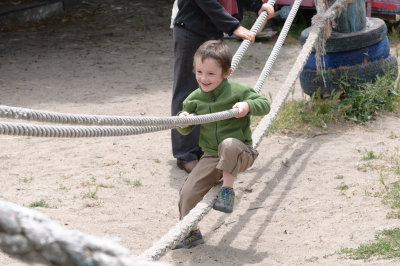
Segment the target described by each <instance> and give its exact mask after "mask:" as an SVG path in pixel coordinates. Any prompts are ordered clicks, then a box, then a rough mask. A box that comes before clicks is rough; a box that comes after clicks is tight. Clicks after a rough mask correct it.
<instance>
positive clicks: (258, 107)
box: [177, 79, 270, 156]
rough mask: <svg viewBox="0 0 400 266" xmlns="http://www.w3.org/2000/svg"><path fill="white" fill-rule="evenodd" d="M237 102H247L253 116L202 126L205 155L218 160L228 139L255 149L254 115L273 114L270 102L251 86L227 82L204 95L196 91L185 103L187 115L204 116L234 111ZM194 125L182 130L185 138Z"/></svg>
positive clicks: (201, 142)
mask: <svg viewBox="0 0 400 266" xmlns="http://www.w3.org/2000/svg"><path fill="white" fill-rule="evenodd" d="M237 102H247V103H248V104H249V108H250V112H249V114H247V115H246V116H244V117H242V118H235V117H233V118H230V119H226V120H221V121H217V122H210V123H207V124H202V125H201V126H200V140H199V146H200V147H201V148H202V150H203V151H204V152H207V153H208V154H211V155H214V156H218V145H219V144H220V143H221V142H222V141H223V140H224V139H227V138H235V139H238V140H240V141H242V142H243V143H245V144H247V145H252V139H251V130H250V114H251V115H266V114H267V113H268V112H269V110H270V104H269V102H268V100H267V99H266V98H265V97H264V96H262V95H260V94H258V93H257V92H255V91H254V90H253V89H252V88H251V87H250V86H249V85H247V84H242V83H239V82H235V81H232V80H227V79H224V80H223V81H222V82H221V84H219V86H218V87H217V88H215V90H213V91H210V92H203V91H202V90H201V88H198V89H196V90H195V91H193V92H192V93H191V94H190V95H189V96H188V97H187V98H186V99H185V101H184V102H183V110H182V112H183V111H186V112H188V113H189V114H193V113H195V114H196V115H204V114H210V113H216V112H221V111H226V110H230V109H232V106H233V105H234V104H235V103H237ZM193 129H194V125H192V126H188V127H186V128H178V129H177V130H178V131H179V132H180V133H181V134H182V135H187V134H189V133H190V132H191V131H192V130H193Z"/></svg>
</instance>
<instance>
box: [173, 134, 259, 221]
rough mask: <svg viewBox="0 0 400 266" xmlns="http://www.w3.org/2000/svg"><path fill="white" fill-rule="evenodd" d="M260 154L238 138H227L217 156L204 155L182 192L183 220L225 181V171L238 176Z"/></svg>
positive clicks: (181, 209)
mask: <svg viewBox="0 0 400 266" xmlns="http://www.w3.org/2000/svg"><path fill="white" fill-rule="evenodd" d="M257 157H258V152H257V151H256V150H255V149H253V148H252V147H250V146H248V145H246V144H244V143H243V142H241V141H240V140H238V139H234V138H229V139H225V140H224V141H222V142H221V143H220V145H219V146H218V156H211V155H210V154H207V153H204V155H203V156H202V157H201V158H200V161H199V163H198V164H197V165H196V167H195V168H194V169H193V171H192V172H191V173H190V174H189V176H188V178H187V179H186V181H185V183H184V184H183V186H182V188H181V190H180V193H179V195H180V199H179V214H180V219H182V218H183V217H185V216H186V214H188V213H189V212H190V210H191V209H193V208H194V207H195V206H196V204H197V203H199V202H200V201H201V200H202V199H203V197H204V195H205V194H206V193H207V192H208V191H209V190H210V189H211V188H212V187H213V186H214V185H216V184H217V183H218V182H219V181H220V179H221V178H222V173H223V171H225V172H228V173H230V174H232V175H233V176H235V177H236V176H237V175H238V174H239V173H240V172H243V171H245V170H246V169H247V168H249V167H251V166H252V165H253V163H254V161H255V160H256V158H257Z"/></svg>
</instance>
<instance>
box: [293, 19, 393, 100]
mask: <svg viewBox="0 0 400 266" xmlns="http://www.w3.org/2000/svg"><path fill="white" fill-rule="evenodd" d="M310 30H311V28H307V29H305V30H304V31H303V32H302V33H301V44H302V45H303V44H304V43H305V41H306V39H307V37H308V35H309V33H310ZM325 51H326V54H325V55H323V56H321V63H322V64H323V66H324V67H325V69H323V71H317V66H316V59H315V53H312V54H311V55H310V57H309V58H308V60H307V63H306V65H305V66H304V68H303V71H302V72H301V74H300V84H301V87H302V89H303V91H304V93H305V94H307V95H310V96H311V95H313V94H314V93H317V92H319V93H320V95H327V94H329V95H330V94H333V93H336V92H339V91H340V90H341V82H342V81H343V80H345V81H346V82H347V83H348V82H373V81H375V80H376V78H377V76H383V75H385V74H386V73H390V75H391V77H392V78H393V79H396V77H397V74H398V64H397V59H396V57H394V56H393V55H391V54H390V47H389V40H388V38H387V27H386V24H385V22H384V21H383V20H382V19H379V18H367V22H366V27H365V28H364V29H363V30H360V31H356V32H350V33H339V32H334V31H333V32H332V34H331V36H330V37H329V39H328V40H327V41H326V46H325Z"/></svg>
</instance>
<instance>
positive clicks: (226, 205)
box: [213, 187, 235, 213]
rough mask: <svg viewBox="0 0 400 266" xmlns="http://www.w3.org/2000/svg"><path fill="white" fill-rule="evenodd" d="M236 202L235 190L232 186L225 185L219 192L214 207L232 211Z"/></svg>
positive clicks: (219, 209) (228, 211)
mask: <svg viewBox="0 0 400 266" xmlns="http://www.w3.org/2000/svg"><path fill="white" fill-rule="evenodd" d="M234 202H235V192H234V191H233V189H232V188H230V187H223V188H221V189H220V191H219V193H218V197H217V200H216V201H215V203H214V206H213V208H214V209H215V210H218V211H221V212H227V213H231V212H232V211H233V203H234Z"/></svg>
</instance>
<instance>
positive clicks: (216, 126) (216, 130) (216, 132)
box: [209, 91, 219, 144]
mask: <svg viewBox="0 0 400 266" xmlns="http://www.w3.org/2000/svg"><path fill="white" fill-rule="evenodd" d="M210 93H211V100H212V101H213V102H215V94H214V92H213V91H212V92H210ZM209 106H210V113H212V112H211V104H210V105H209ZM215 139H216V141H217V144H218V143H219V140H218V121H216V122H215Z"/></svg>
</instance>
